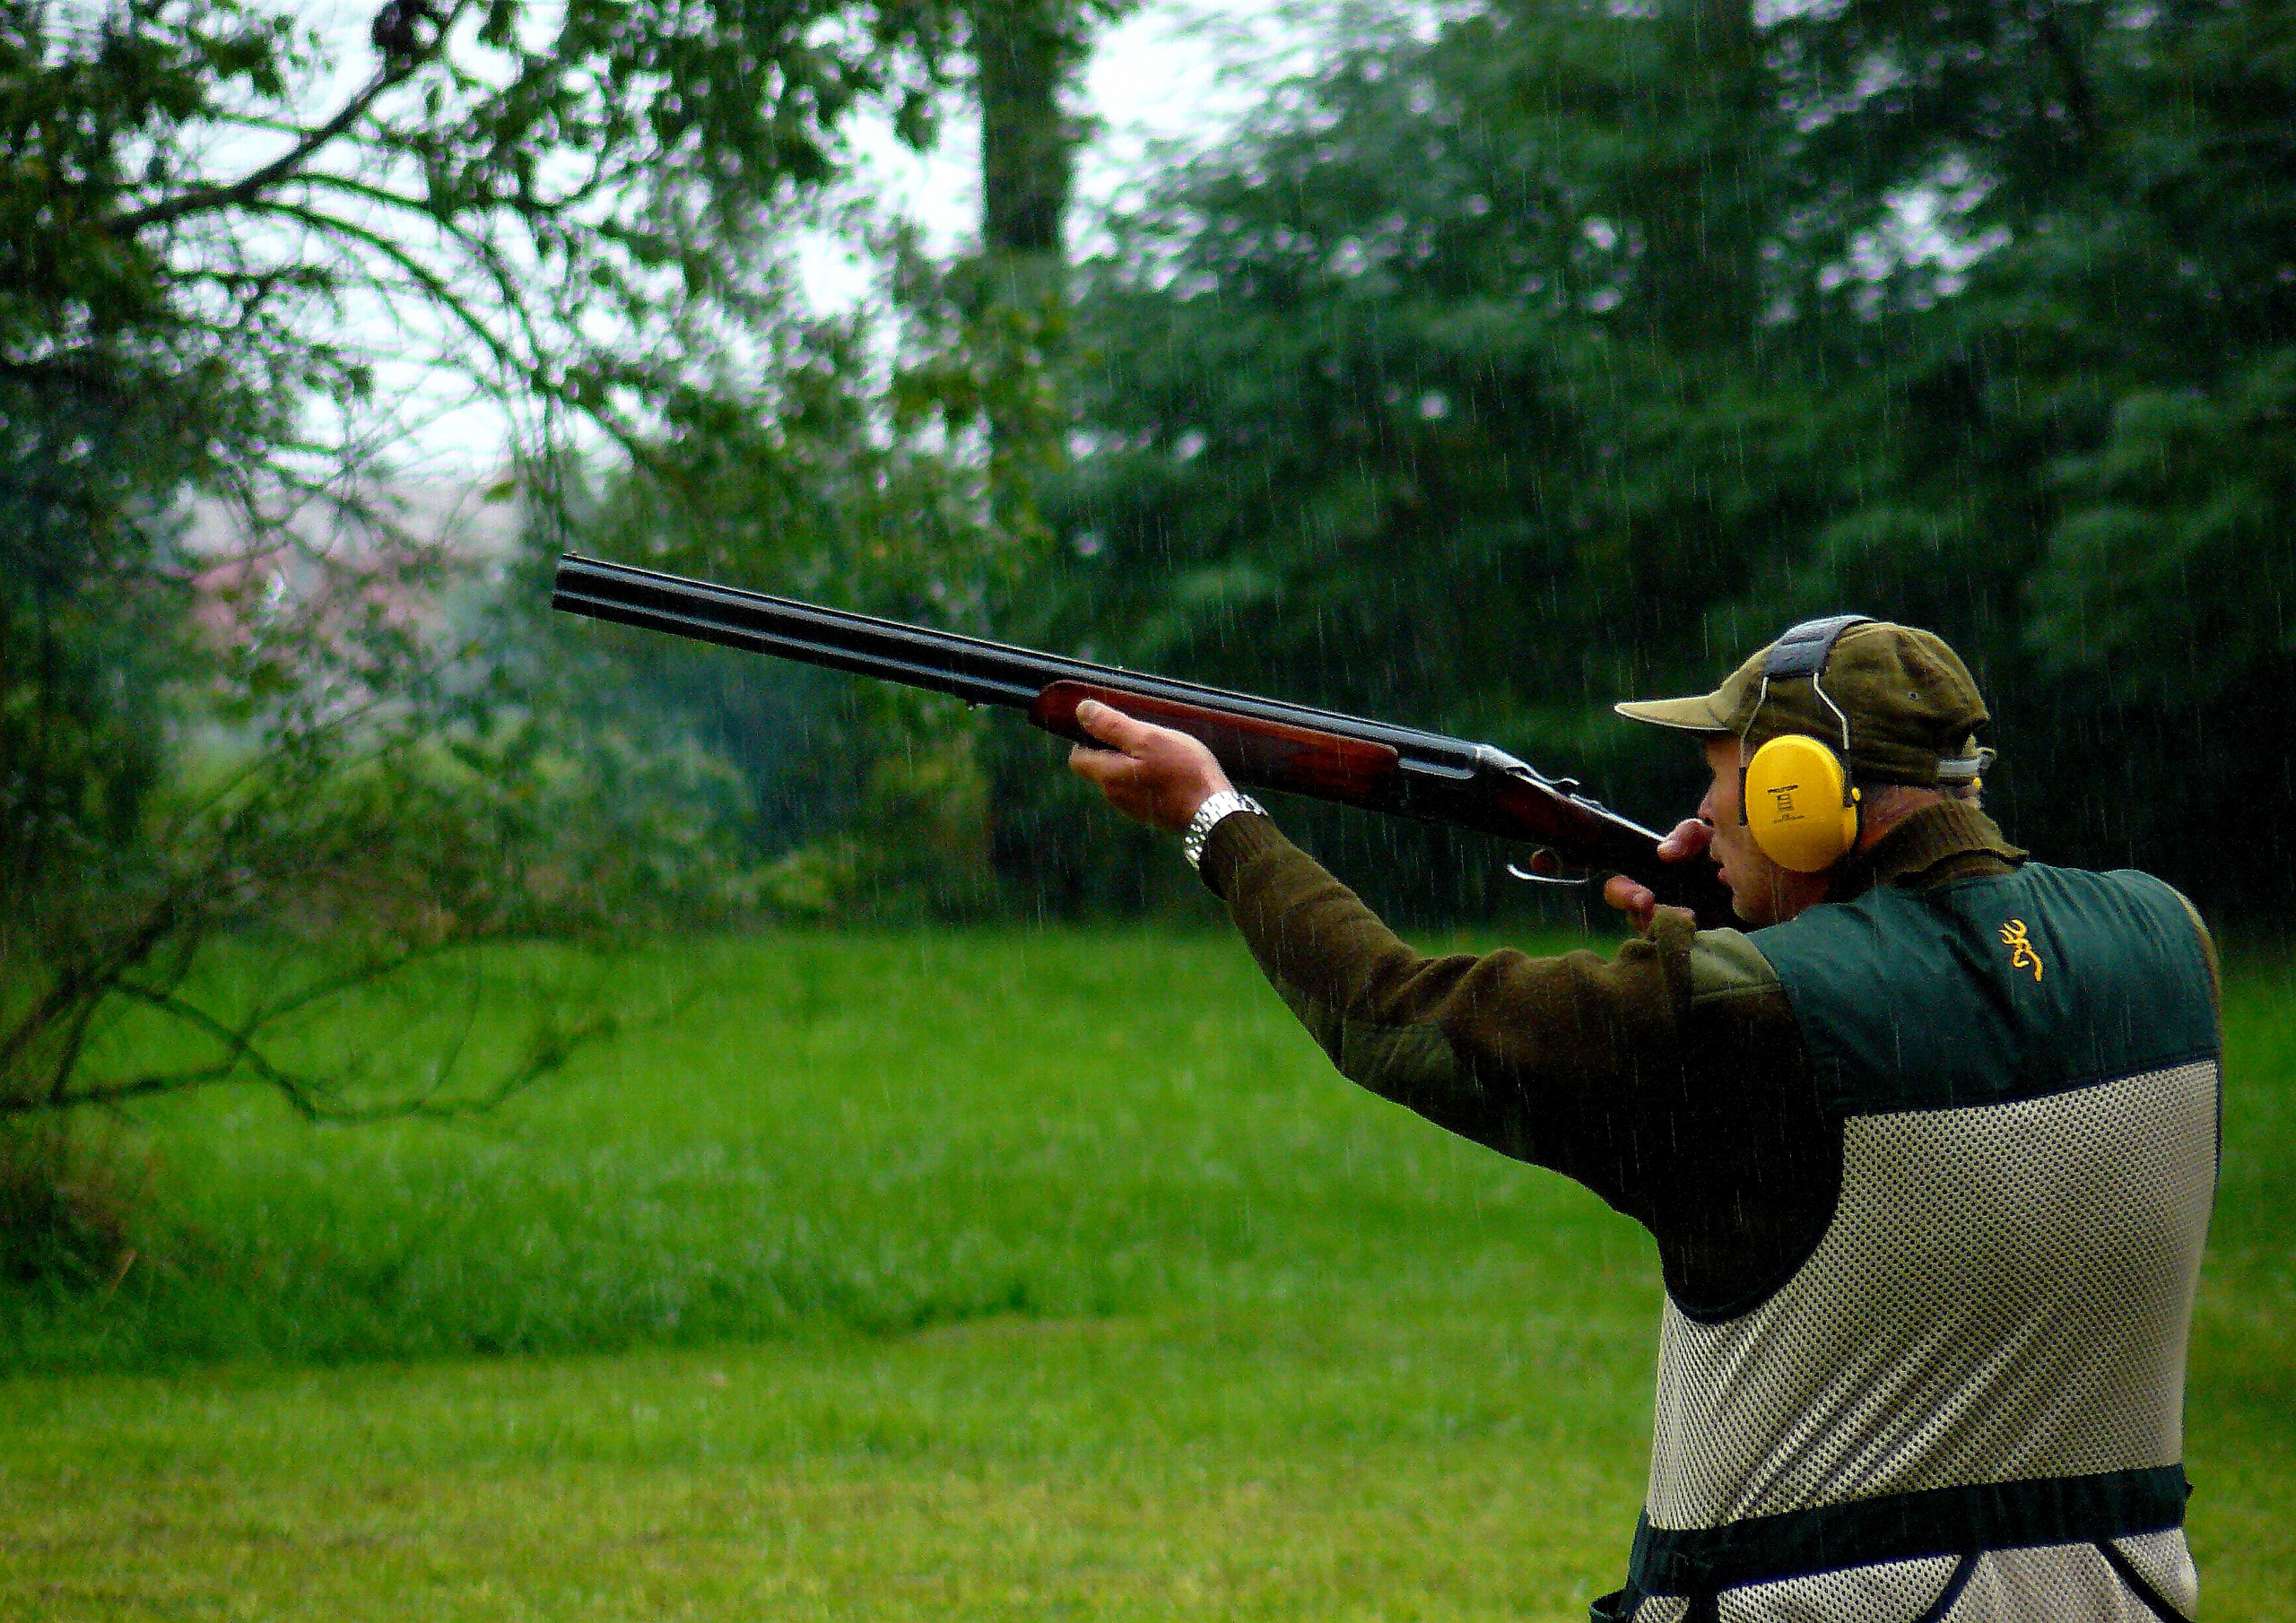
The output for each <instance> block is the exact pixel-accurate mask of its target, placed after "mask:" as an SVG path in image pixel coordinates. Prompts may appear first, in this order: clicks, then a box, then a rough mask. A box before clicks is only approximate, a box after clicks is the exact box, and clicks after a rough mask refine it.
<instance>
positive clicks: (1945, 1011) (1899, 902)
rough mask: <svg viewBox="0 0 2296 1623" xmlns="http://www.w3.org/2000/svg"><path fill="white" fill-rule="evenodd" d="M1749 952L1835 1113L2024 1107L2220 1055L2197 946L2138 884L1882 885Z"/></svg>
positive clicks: (2011, 879)
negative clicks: (1792, 1024)
mask: <svg viewBox="0 0 2296 1623" xmlns="http://www.w3.org/2000/svg"><path fill="white" fill-rule="evenodd" d="M1749 939H1750V940H1751V941H1752V942H1753V943H1754V945H1755V946H1756V947H1758V948H1759V949H1760V950H1761V954H1762V956H1763V957H1764V958H1765V959H1768V960H1769V962H1770V966H1771V968H1773V969H1775V970H1776V972H1777V974H1778V977H1779V984H1780V985H1782V987H1783V988H1784V990H1785V993H1786V996H1787V1002H1789V1003H1790V1004H1791V1005H1792V1007H1793V1010H1794V1013H1795V1018H1796V1022H1797V1023H1798V1024H1799V1025H1800V1027H1801V1028H1802V1033H1803V1037H1804V1040H1805V1042H1806V1043H1807V1045H1808V1046H1809V1052H1810V1059H1811V1063H1812V1066H1813V1071H1814V1072H1815V1074H1816V1078H1817V1081H1818V1084H1819V1087H1820V1089H1822V1091H1823V1093H1824V1094H1825V1096H1826V1097H1827V1098H1829V1099H1830V1101H1831V1105H1832V1107H1833V1108H1834V1110H1835V1111H1836V1112H1837V1113H1839V1114H1840V1115H1872V1114H1878V1113H1882V1112H1885V1111H1892V1110H1934V1109H1951V1108H1956V1107H1964V1106H1972V1105H1991V1104H2003V1103H2006V1102H2008V1101H2010V1100H2013V1099H2021V1098H2039V1097H2041V1096H2043V1095H2047V1094H2051V1093H2060V1092H2064V1091H2066V1090H2068V1089H2074V1088H2079V1087H2082V1086H2084V1085H2086V1084H2088V1083H2090V1082H2096V1081H2108V1080H2110V1079H2113V1078H2117V1077H2123V1076H2129V1075H2134V1074H2135V1073H2137V1072H2145V1071H2154V1070H2160V1069H2162V1068H2165V1067H2168V1066H2172V1065H2180V1064H2189V1063H2198V1062H2201V1061H2204V1060H2213V1059H2214V1058H2216V1056H2217V1054H2218V1051H2219V1048H2220V1046H2221V1044H2220V1040H2219V1037H2218V1030H2217V1016H2216V999H2215V987H2214V982H2213V969H2212V966H2211V959H2210V952H2209V949H2208V946H2207V942H2206V937H2205V934H2204V933H2203V932H2202V930H2201V928H2200V925H2199V922H2198V920H2197V919H2196V916H2194V914H2193V912H2192V910H2191V908H2190V907H2188V906H2187V904H2186V902H2185V900H2184V898H2182V897H2181V896H2179V895H2178V894H2177V892H2176V891H2174V890H2171V889H2170V888H2169V887H2168V886H2167V885H2165V884H2163V883H2161V881H2159V880H2156V879H2153V878H2152V877H2151V876H2149V875H2147V874H2143V873H2136V872H2112V873H2091V872H2083V871H2081V870H2078V869H2072V868H2052V867H2048V866H2045V865H2043V864H2038V863H2029V864H2025V865H2024V866H2023V867H2022V868H2020V869H2018V870H2017V871H2016V872H2013V873H2006V874H1996V875H1988V876H1986V877H1983V878H1978V879H1968V880H1961V881H1957V882H1954V883H1951V884H1945V885H1941V886H1937V887H1935V888H1934V889H1930V890H1905V889H1901V888H1899V887H1895V886H1882V887H1879V888H1877V889H1875V890H1872V891H1870V892H1868V893H1867V894H1866V895H1865V896H1862V897H1859V898H1857V899H1856V900H1855V901H1849V902H1840V903H1826V904H1823V905H1822V906H1820V907H1813V908H1811V909H1810V910H1809V911H1808V912H1806V913H1805V914H1803V915H1802V916H1800V917H1798V918H1796V919H1795V920H1793V921H1792V922H1791V923H1788V924H1778V925H1773V926H1771V927H1770V928H1768V929H1765V930H1758V931H1755V932H1753V933H1752V935H1751V936H1750V937H1749Z"/></svg>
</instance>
